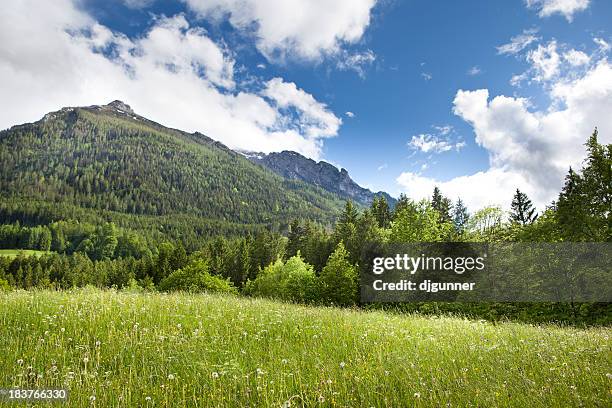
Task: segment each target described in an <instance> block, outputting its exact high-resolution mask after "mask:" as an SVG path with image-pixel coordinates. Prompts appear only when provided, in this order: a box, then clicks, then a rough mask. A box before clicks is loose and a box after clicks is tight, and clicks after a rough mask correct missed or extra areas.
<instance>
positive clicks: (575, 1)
mask: <svg viewBox="0 0 612 408" xmlns="http://www.w3.org/2000/svg"><path fill="white" fill-rule="evenodd" d="M590 2H591V0H526V1H525V3H526V4H527V7H529V8H534V9H536V10H538V15H539V16H540V17H548V16H551V15H553V14H562V15H563V16H565V18H566V19H567V21H569V22H571V21H572V20H573V19H574V14H576V13H578V12H580V11H584V10H586V9H587V8H588V7H589V4H590Z"/></svg>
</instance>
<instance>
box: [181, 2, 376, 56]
mask: <svg viewBox="0 0 612 408" xmlns="http://www.w3.org/2000/svg"><path fill="white" fill-rule="evenodd" d="M185 1H186V3H187V4H188V6H189V7H190V8H191V9H192V10H193V11H195V12H196V13H198V14H199V15H200V16H202V17H209V18H210V17H212V18H215V19H219V20H221V19H225V18H227V19H228V21H229V23H230V24H231V25H232V26H234V27H236V28H238V29H240V30H243V31H245V32H250V33H253V34H254V37H255V38H256V41H257V48H258V49H259V51H260V52H261V53H262V54H264V55H265V56H266V57H267V58H268V59H269V60H271V61H275V60H279V59H281V60H282V59H284V58H286V57H288V56H289V57H294V56H295V57H298V58H300V59H306V60H320V59H321V58H322V57H323V56H325V55H326V54H334V53H336V52H338V51H339V50H340V49H341V46H342V45H343V44H345V43H355V42H357V41H359V40H360V39H361V37H362V36H363V34H364V32H365V30H366V28H367V26H368V25H369V23H370V14H371V11H372V8H373V7H374V5H375V3H376V0H335V1H331V2H330V1H326V0H283V1H277V0H185Z"/></svg>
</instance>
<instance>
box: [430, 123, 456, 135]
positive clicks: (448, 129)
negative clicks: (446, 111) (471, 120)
mask: <svg viewBox="0 0 612 408" xmlns="http://www.w3.org/2000/svg"><path fill="white" fill-rule="evenodd" d="M434 129H436V130H437V131H438V133H440V134H441V135H442V136H446V135H448V134H449V133H450V132H452V131H453V127H452V126H451V125H444V126H434Z"/></svg>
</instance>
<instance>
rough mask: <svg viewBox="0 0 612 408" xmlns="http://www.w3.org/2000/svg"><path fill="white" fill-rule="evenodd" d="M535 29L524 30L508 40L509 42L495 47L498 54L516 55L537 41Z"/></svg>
mask: <svg viewBox="0 0 612 408" xmlns="http://www.w3.org/2000/svg"><path fill="white" fill-rule="evenodd" d="M537 32H538V30H536V29H529V30H524V31H523V32H522V33H521V34H519V35H517V36H514V37H512V38H510V42H509V43H507V44H503V45H500V46H498V47H497V53H498V54H510V55H514V54H518V53H519V52H521V51H523V50H524V49H525V48H527V47H528V46H529V45H531V44H532V43H534V42H536V41H538V40H539V37H538V36H536V35H535V34H536V33H537Z"/></svg>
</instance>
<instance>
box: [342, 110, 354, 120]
mask: <svg viewBox="0 0 612 408" xmlns="http://www.w3.org/2000/svg"><path fill="white" fill-rule="evenodd" d="M344 114H345V115H346V117H347V118H354V117H355V114H354V113H353V112H351V111H348V112H345V113H344Z"/></svg>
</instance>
